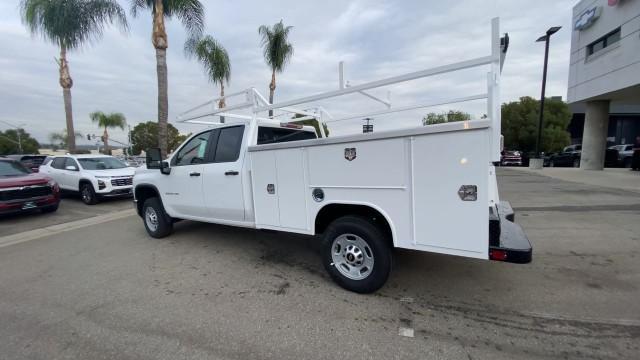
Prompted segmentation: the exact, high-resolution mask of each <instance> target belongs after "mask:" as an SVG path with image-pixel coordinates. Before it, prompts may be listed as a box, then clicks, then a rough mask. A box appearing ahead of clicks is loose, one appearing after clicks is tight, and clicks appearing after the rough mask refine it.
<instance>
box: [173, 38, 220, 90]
mask: <svg viewBox="0 0 640 360" xmlns="http://www.w3.org/2000/svg"><path fill="white" fill-rule="evenodd" d="M184 52H185V55H186V56H187V57H189V58H191V57H195V58H196V59H197V60H198V61H199V62H200V63H202V65H203V66H204V69H205V71H206V72H207V75H209V80H210V81H211V82H212V83H213V84H222V83H224V82H226V83H227V84H228V83H229V80H231V62H230V61H229V54H228V53H227V50H226V49H225V48H224V46H222V45H221V44H220V43H219V42H218V41H216V39H214V38H213V37H212V36H210V35H207V36H205V37H203V38H194V37H192V38H190V39H189V40H187V41H186V42H185V44H184Z"/></svg>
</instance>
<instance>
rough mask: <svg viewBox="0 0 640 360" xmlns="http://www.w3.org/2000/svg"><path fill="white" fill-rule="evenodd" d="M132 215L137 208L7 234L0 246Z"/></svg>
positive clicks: (0, 240) (0, 239)
mask: <svg viewBox="0 0 640 360" xmlns="http://www.w3.org/2000/svg"><path fill="white" fill-rule="evenodd" d="M132 215H135V210H134V209H128V210H123V211H117V212H112V213H108V214H104V215H98V216H94V217H91V218H88V219H81V220H76V221H70V222H67V223H63V224H56V225H51V226H47V227H44V228H40V229H34V230H29V231H24V232H21V233H17V234H12V235H7V236H3V237H0V248H3V247H6V246H11V245H15V244H19V243H23V242H27V241H31V240H36V239H40V238H43V237H46V236H51V235H55V234H59V233H62V232H65V231H70V230H75V229H80V228H83V227H87V226H92V225H97V224H102V223H105V222H108V221H112V220H117V219H122V218H125V217H129V216H132Z"/></svg>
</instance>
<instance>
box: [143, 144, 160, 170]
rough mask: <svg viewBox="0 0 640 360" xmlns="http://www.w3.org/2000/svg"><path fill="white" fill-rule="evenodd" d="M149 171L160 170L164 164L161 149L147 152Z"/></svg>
mask: <svg viewBox="0 0 640 360" xmlns="http://www.w3.org/2000/svg"><path fill="white" fill-rule="evenodd" d="M146 162H147V169H160V168H161V164H162V153H161V152H160V148H153V149H148V150H147V161H146Z"/></svg>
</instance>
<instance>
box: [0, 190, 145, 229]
mask: <svg viewBox="0 0 640 360" xmlns="http://www.w3.org/2000/svg"><path fill="white" fill-rule="evenodd" d="M132 208H133V201H132V199H131V198H130V197H129V198H105V199H102V201H101V202H100V203H98V204H97V205H86V204H85V203H83V202H82V200H81V199H80V196H79V195H75V194H63V195H62V201H61V202H60V206H59V207H58V211H56V212H55V213H50V214H43V213H41V212H40V211H39V210H33V211H30V212H26V213H17V214H10V215H0V237H2V236H6V235H11V234H18V233H21V232H24V231H29V230H34V229H39V228H43V227H47V226H52V225H58V224H64V223H67V222H69V221H76V220H81V219H88V218H91V217H94V216H98V215H102V214H106V213H110V212H113V211H120V210H126V209H132Z"/></svg>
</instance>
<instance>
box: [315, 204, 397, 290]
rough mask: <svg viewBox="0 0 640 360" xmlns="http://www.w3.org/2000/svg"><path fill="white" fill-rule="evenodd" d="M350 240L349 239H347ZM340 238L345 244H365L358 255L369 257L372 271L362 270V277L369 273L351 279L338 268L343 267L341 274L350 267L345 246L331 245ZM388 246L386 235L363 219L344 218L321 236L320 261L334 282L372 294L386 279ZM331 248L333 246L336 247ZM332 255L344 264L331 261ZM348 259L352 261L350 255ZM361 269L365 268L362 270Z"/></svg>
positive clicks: (389, 250) (389, 257) (354, 217)
mask: <svg viewBox="0 0 640 360" xmlns="http://www.w3.org/2000/svg"><path fill="white" fill-rule="evenodd" d="M349 237H351V238H352V240H349ZM339 238H342V239H343V242H344V241H347V242H348V243H349V242H352V241H357V242H360V241H361V240H362V241H364V243H366V246H365V247H364V248H363V251H362V252H361V253H362V255H364V256H367V254H368V255H370V258H372V259H373V265H372V266H371V268H372V269H369V270H367V271H365V274H366V273H368V275H366V277H364V278H362V279H352V278H349V277H347V276H346V275H344V274H343V272H341V270H339V269H338V267H339V266H343V268H342V269H343V270H342V271H347V269H349V268H350V267H349V264H347V263H346V262H347V259H348V257H347V256H348V254H347V251H346V250H347V247H343V248H340V245H339V244H337V243H336V244H334V240H335V241H336V242H337V241H339V240H338V239H339ZM360 243H361V242H360ZM389 243H390V241H389V239H388V237H387V235H385V233H384V232H383V231H382V230H381V229H380V228H379V227H378V226H376V225H374V224H373V223H372V222H370V221H368V220H367V219H366V218H364V217H361V216H343V217H341V218H338V219H336V220H334V221H333V222H332V223H331V224H330V225H329V226H328V227H327V229H326V230H325V232H324V234H323V235H322V262H323V264H324V267H325V269H326V270H327V272H328V273H329V275H330V276H331V278H332V279H333V281H335V282H336V283H337V284H338V285H340V286H341V287H343V288H345V289H347V290H350V291H353V292H357V293H362V294H366V293H372V292H374V291H376V290H378V289H380V288H381V287H382V286H383V285H384V283H385V282H386V281H387V278H389V273H390V272H391V264H392V254H391V247H390V246H389ZM353 244H355V243H353ZM334 245H335V246H336V247H335V248H334ZM358 249H359V248H358ZM338 253H341V255H338ZM334 254H335V255H336V256H337V257H338V258H342V259H341V261H344V262H343V265H339V264H337V263H335V262H334ZM351 260H353V256H352V257H351ZM345 266H346V267H345ZM354 269H356V267H354ZM364 269H368V268H367V267H364ZM360 275H361V274H360Z"/></svg>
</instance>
